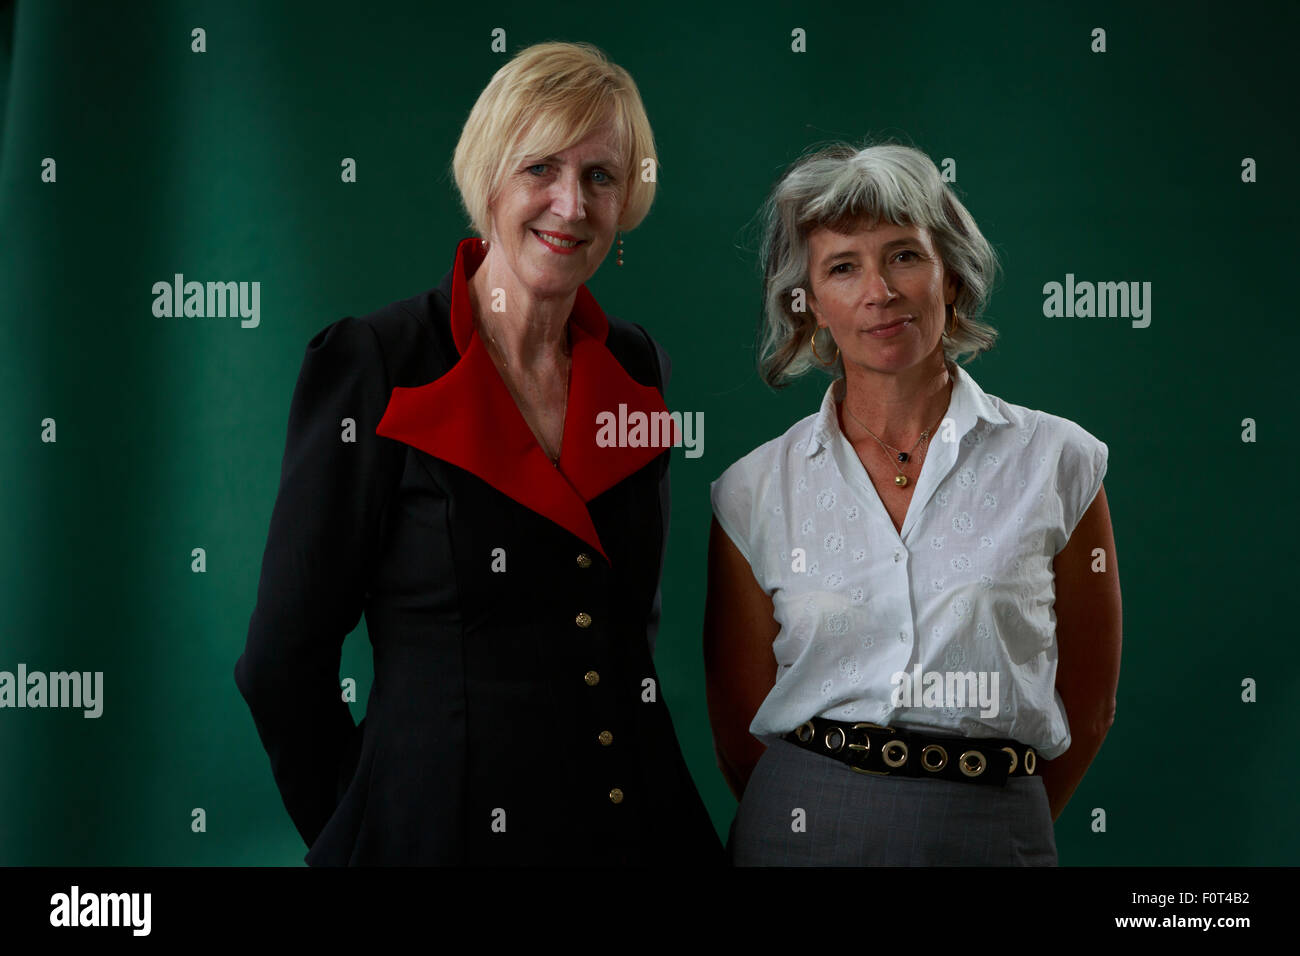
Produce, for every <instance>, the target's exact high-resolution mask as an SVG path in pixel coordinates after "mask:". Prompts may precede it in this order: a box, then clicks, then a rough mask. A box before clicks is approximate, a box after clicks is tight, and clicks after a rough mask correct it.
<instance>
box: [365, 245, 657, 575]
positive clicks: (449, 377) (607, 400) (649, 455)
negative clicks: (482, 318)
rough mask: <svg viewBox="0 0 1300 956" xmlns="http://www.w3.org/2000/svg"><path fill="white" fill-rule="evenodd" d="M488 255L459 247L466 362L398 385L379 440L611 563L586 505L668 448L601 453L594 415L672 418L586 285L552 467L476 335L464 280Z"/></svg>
mask: <svg viewBox="0 0 1300 956" xmlns="http://www.w3.org/2000/svg"><path fill="white" fill-rule="evenodd" d="M484 254H485V253H484V251H483V248H482V246H481V245H480V243H479V240H477V239H464V240H462V241H461V242H460V244H459V245H458V246H457V247H456V264H455V265H454V266H453V268H452V286H451V331H452V339H453V341H454V342H455V344H456V350H457V351H458V352H459V353H460V360H459V361H458V362H457V363H456V364H455V365H454V366H453V367H452V369H451V371H449V372H447V373H446V374H445V375H443V376H442V377H441V378H438V379H436V380H435V381H432V382H430V383H428V384H427V385H420V386H416V387H414V388H404V387H402V386H397V387H395V388H394V389H393V394H392V396H391V398H390V399H389V401H388V408H387V409H386V410H385V412H384V416H383V418H382V419H381V420H380V422H379V426H378V427H377V428H376V429H375V434H377V435H382V436H384V437H386V438H392V439H395V440H397V441H400V442H404V443H405V444H407V445H410V446H411V447H412V448H418V449H419V450H420V451H422V452H425V453H426V454H428V455H432V456H433V457H435V458H440V459H442V460H443V461H446V462H449V463H450V464H453V465H456V466H457V467H459V468H463V469H465V470H466V471H468V472H470V473H471V474H474V475H477V476H478V477H479V478H482V479H483V480H484V481H486V482H487V483H488V484H489V485H491V486H492V487H493V488H495V489H497V490H498V491H500V492H501V493H502V494H504V495H507V496H508V497H510V498H513V499H514V500H515V501H517V502H519V503H520V504H521V505H523V506H524V507H526V508H529V509H530V510H532V511H535V512H537V513H538V514H540V515H542V516H544V517H546V518H549V519H550V520H551V521H554V522H555V523H556V524H558V525H559V526H560V527H562V528H565V529H567V530H568V531H570V532H572V533H573V534H574V535H576V536H577V537H579V538H581V539H582V540H583V541H586V542H587V543H588V544H589V545H591V546H592V547H593V548H595V549H596V550H598V551H599V552H600V553H601V554H602V555H603V556H604V557H605V559H606V560H607V561H608V560H609V555H607V554H605V549H604V548H603V547H602V546H601V543H600V537H599V536H598V535H597V534H596V526H595V524H593V522H592V520H591V515H590V513H589V512H588V511H587V505H586V503H587V502H588V501H591V500H592V499H593V498H595V497H596V496H597V495H599V494H601V493H602V492H604V491H607V490H608V489H610V488H612V487H613V486H614V485H616V484H618V483H619V482H620V481H622V480H623V479H624V478H626V477H628V476H629V475H631V474H633V473H634V472H636V471H639V470H640V469H641V468H644V467H645V466H646V465H647V464H649V463H650V462H651V461H653V460H654V459H655V458H656V457H657V456H658V455H660V454H662V452H663V450H664V449H663V447H662V445H660V446H658V447H656V446H649V447H640V448H631V447H620V446H618V445H615V446H614V447H608V448H602V447H600V446H598V445H597V444H596V434H597V431H598V428H597V424H596V416H597V415H598V414H600V413H601V412H610V413H612V414H613V415H614V416H615V419H616V420H617V419H618V417H619V414H620V410H619V406H620V405H624V406H626V410H627V414H628V415H629V416H630V415H632V413H633V412H638V411H639V412H642V413H644V414H646V415H654V414H655V413H665V412H666V411H667V408H666V407H665V406H664V403H663V398H662V397H661V396H660V394H659V391H658V390H657V389H655V388H654V387H652V386H646V385H641V384H638V383H637V382H636V381H635V380H634V379H633V378H632V377H631V376H630V375H628V373H627V371H626V370H624V368H623V366H622V365H621V364H619V361H618V359H616V358H615V357H614V355H613V353H611V352H610V351H609V349H608V348H606V347H605V339H606V336H607V335H608V333H609V320H608V319H607V318H606V317H605V313H604V312H602V311H601V308H600V306H599V305H597V304H596V300H595V298H594V297H593V296H592V295H591V293H590V292H589V291H587V287H586V286H585V285H583V286H579V287H578V293H577V298H576V299H575V300H574V304H573V312H572V313H571V314H570V316H569V329H570V332H571V335H570V341H571V343H572V348H573V365H572V372H571V378H570V381H569V405H568V409H567V410H566V412H565V418H564V442H563V444H562V446H561V448H560V462H559V466H558V467H556V466H553V465H552V464H551V462H550V460H549V459H548V458H547V457H546V453H545V452H543V451H542V449H541V446H540V445H538V444H537V439H536V438H534V437H533V433H532V429H530V428H529V427H528V423H527V422H525V421H524V417H523V415H521V414H520V412H519V408H518V407H517V406H516V405H515V402H514V399H513V398H512V397H511V395H510V391H509V389H507V388H506V384H505V382H504V381H502V379H501V375H500V373H499V372H498V371H497V367H496V365H495V364H494V363H493V361H492V358H491V356H490V355H488V352H487V349H485V348H484V347H483V344H482V341H481V340H480V338H479V336H478V334H477V330H476V329H475V323H474V316H473V309H472V308H471V306H470V299H469V287H468V281H467V280H468V279H469V277H470V276H471V275H473V274H474V270H475V269H477V268H478V266H479V264H480V263H481V262H482V261H483V256H484ZM650 420H651V421H653V420H654V419H653V418H651V419H650ZM676 434H677V433H676V430H675V429H674V437H676Z"/></svg>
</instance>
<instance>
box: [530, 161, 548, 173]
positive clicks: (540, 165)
mask: <svg viewBox="0 0 1300 956" xmlns="http://www.w3.org/2000/svg"><path fill="white" fill-rule="evenodd" d="M545 168H546V164H545V163H533V165H531V166H529V167H528V171H529V172H530V173H533V170H535V169H545ZM533 175H534V176H540V175H541V173H533Z"/></svg>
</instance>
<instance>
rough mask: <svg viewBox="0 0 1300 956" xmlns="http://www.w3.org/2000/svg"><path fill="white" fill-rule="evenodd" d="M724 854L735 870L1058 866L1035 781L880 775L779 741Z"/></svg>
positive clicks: (757, 771)
mask: <svg viewBox="0 0 1300 956" xmlns="http://www.w3.org/2000/svg"><path fill="white" fill-rule="evenodd" d="M800 811H802V812H800ZM727 848H728V851H729V853H730V855H731V860H732V863H733V865H735V866H1056V865H1057V858H1056V836H1055V834H1054V833H1053V831H1052V816H1051V811H1050V809H1049V807H1048V804H1047V791H1046V789H1045V788H1044V787H1043V781H1042V779H1041V778H1039V777H1012V778H1011V779H1010V780H1008V781H1007V783H1006V785H1005V786H1001V787H995V786H980V785H976V784H970V783H959V782H957V781H952V780H923V779H917V778H915V777H879V776H873V775H870V774H861V773H856V772H855V771H853V770H851V769H850V768H849V767H847V766H845V765H844V764H842V763H840V762H839V761H837V760H832V759H831V758H830V757H824V756H822V755H820V754H815V753H810V752H809V751H807V750H804V749H802V748H800V747H796V746H795V745H794V744H792V743H790V742H789V741H785V740H775V741H773V742H772V743H771V745H770V746H769V747H768V748H767V751H766V752H765V753H764V754H763V756H762V757H761V758H760V759H759V761H758V766H756V767H755V768H754V773H753V776H752V777H750V780H749V785H748V786H747V787H746V789H745V794H744V799H742V800H741V802H740V808H739V809H738V810H737V811H736V819H735V822H734V823H732V825H731V838H730V840H729V841H728V846H727Z"/></svg>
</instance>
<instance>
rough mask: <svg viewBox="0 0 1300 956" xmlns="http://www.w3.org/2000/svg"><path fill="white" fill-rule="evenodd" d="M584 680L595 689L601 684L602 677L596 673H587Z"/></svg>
mask: <svg viewBox="0 0 1300 956" xmlns="http://www.w3.org/2000/svg"><path fill="white" fill-rule="evenodd" d="M582 679H583V680H585V681H586V682H587V686H588V687H595V686H596V685H597V684H599V683H600V675H599V674H597V673H596V672H595V671H587V673H585V674H583V675H582Z"/></svg>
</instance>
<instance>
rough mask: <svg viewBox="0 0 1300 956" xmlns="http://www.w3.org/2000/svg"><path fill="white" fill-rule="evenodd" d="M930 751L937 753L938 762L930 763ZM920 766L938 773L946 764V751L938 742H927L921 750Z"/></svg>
mask: <svg viewBox="0 0 1300 956" xmlns="http://www.w3.org/2000/svg"><path fill="white" fill-rule="evenodd" d="M931 753H936V754H938V755H939V762H938V763H937V764H934V765H933V766H931V764H930V754H931ZM921 766H922V767H924V768H925V769H926V770H929V771H930V772H931V773H938V772H939V771H940V770H942V769H943V768H944V767H946V766H948V751H946V750H944V749H943V748H942V747H940V746H939V745H938V744H927V745H926V747H925V749H924V750H922V751H921Z"/></svg>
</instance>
